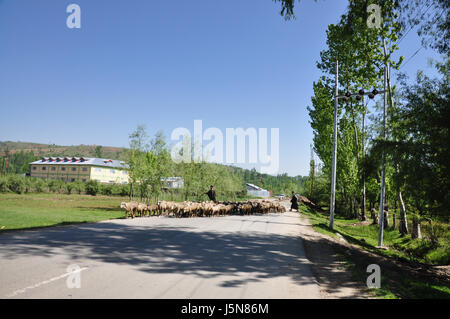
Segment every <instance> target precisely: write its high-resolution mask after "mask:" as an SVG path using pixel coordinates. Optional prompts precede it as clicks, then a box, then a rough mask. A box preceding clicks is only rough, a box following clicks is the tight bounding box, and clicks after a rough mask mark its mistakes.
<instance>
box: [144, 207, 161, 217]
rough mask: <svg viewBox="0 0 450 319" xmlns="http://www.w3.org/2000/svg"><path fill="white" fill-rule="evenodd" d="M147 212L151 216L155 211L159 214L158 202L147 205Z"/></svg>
mask: <svg viewBox="0 0 450 319" xmlns="http://www.w3.org/2000/svg"><path fill="white" fill-rule="evenodd" d="M147 212H148V215H149V216H151V215H153V214H154V213H156V214H157V215H159V209H158V205H157V204H153V205H147Z"/></svg>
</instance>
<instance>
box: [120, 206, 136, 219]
mask: <svg viewBox="0 0 450 319" xmlns="http://www.w3.org/2000/svg"><path fill="white" fill-rule="evenodd" d="M137 207H138V203H136V202H129V203H126V202H122V203H120V208H122V209H125V211H126V214H125V218H128V216H129V215H130V214H131V217H132V218H134V217H136V211H137Z"/></svg>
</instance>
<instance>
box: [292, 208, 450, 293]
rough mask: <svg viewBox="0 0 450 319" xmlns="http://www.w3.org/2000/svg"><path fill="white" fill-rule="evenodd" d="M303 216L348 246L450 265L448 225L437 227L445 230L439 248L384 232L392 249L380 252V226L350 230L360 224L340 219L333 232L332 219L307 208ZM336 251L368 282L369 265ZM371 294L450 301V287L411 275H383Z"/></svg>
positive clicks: (359, 278) (392, 231) (336, 220)
mask: <svg viewBox="0 0 450 319" xmlns="http://www.w3.org/2000/svg"><path fill="white" fill-rule="evenodd" d="M300 212H301V213H302V214H304V215H306V216H307V217H308V219H309V220H310V221H311V223H312V225H313V229H314V230H315V231H317V232H320V233H322V234H325V235H328V236H332V237H338V235H337V233H339V234H341V235H342V236H343V237H344V238H345V239H346V240H347V241H348V242H350V243H353V244H356V245H358V246H360V247H361V248H363V249H366V250H368V251H371V252H374V253H376V254H378V255H382V256H385V257H390V258H399V259H406V260H408V261H416V262H417V261H420V262H422V263H427V264H448V262H449V254H450V247H449V241H448V225H444V224H438V223H437V224H436V225H437V226H435V227H439V228H441V232H440V236H441V237H439V244H438V246H436V245H432V244H431V241H430V240H427V239H415V240H412V239H411V237H410V236H409V235H408V236H403V237H402V236H401V235H400V233H399V232H398V230H396V229H387V230H385V231H384V245H385V246H388V247H389V249H388V250H383V249H378V248H376V246H377V245H378V226H377V225H358V226H350V224H355V223H357V222H359V221H358V220H348V219H343V218H341V217H338V216H336V217H335V220H334V229H333V230H330V229H329V222H328V216H326V215H323V214H319V213H316V212H314V211H313V210H311V209H310V208H309V207H307V206H305V205H301V206H300ZM391 225H392V223H391ZM428 227H429V226H428ZM422 231H423V234H428V232H429V230H428V229H427V226H425V227H423V229H422ZM362 239H364V240H362ZM336 249H337V251H336V253H337V255H338V258H339V259H340V260H341V261H342V262H343V263H344V264H345V266H346V267H347V269H349V270H350V271H351V272H352V275H353V276H354V277H355V278H356V279H357V280H359V281H362V282H365V281H366V279H367V276H368V274H367V273H366V268H365V267H366V266H367V264H366V263H361V262H355V260H353V259H352V257H351V256H349V255H348V254H346V253H345V252H344V248H336ZM368 292H369V294H370V295H372V296H373V297H376V298H382V299H397V298H405V299H413V298H445V299H449V298H450V287H449V286H447V285H444V283H442V284H433V283H429V282H427V280H425V279H424V278H417V277H416V276H412V275H409V274H407V273H405V274H404V276H402V277H401V278H398V276H397V277H394V275H393V274H389V273H388V274H383V272H382V274H381V288H380V289H368Z"/></svg>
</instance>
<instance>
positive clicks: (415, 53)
mask: <svg viewBox="0 0 450 319" xmlns="http://www.w3.org/2000/svg"><path fill="white" fill-rule="evenodd" d="M444 11H446V9H445V8H444V10H442V12H441V14H440V15H439V16H438V17H436V19H434V21H433V22H432V23H433V24H434V23H436V22H437V21H438V20H439V19H440V18H441V16H442V14H443V13H444ZM402 39H403V38H402ZM400 41H401V39H400ZM400 41H399V42H398V43H400ZM422 49H423V46H420V48H418V49H417V50H416V52H414V53H413V54H412V55H411V56H410V57H409V58H408V60H406V62H405V63H403V65H402V66H401V67H400V69H399V70H401V69H402V68H403V67H404V66H405V65H406V64H407V63H408V62H409V61H411V60H412V58H414V57H415V56H416V55H417V53H419V51H420V50H422Z"/></svg>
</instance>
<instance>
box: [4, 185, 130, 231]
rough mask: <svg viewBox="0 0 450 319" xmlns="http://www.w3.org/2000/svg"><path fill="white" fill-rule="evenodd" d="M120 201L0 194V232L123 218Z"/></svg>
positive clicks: (114, 199) (100, 197) (98, 197)
mask: <svg viewBox="0 0 450 319" xmlns="http://www.w3.org/2000/svg"><path fill="white" fill-rule="evenodd" d="M121 201H122V198H120V197H108V196H89V195H63V194H26V195H17V194H0V229H1V230H0V231H3V230H12V229H27V228H36V227H48V226H55V225H64V224H72V223H87V222H97V221H100V220H107V219H115V218H123V217H124V213H123V211H121V210H120V208H119V204H120V202H121Z"/></svg>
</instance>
